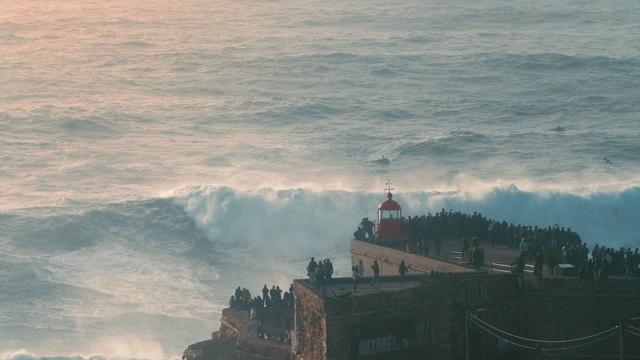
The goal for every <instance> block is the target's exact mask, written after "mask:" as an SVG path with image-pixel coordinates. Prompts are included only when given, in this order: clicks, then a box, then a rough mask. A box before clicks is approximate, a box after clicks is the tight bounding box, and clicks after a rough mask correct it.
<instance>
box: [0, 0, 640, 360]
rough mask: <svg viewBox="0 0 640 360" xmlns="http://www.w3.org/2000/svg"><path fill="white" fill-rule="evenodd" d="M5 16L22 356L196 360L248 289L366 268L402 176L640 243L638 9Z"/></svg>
mask: <svg viewBox="0 0 640 360" xmlns="http://www.w3.org/2000/svg"><path fill="white" fill-rule="evenodd" d="M3 9H4V11H3V12H2V13H0V51H1V52H2V54H3V60H2V61H0V73H1V74H2V76H0V129H1V130H2V131H1V132H0V153H1V154H2V155H1V156H2V158H1V159H2V162H0V164H1V165H0V184H1V185H2V186H0V198H2V200H3V201H2V202H0V304H2V306H1V307H0V319H1V320H2V321H0V360H3V359H7V360H17V359H43V358H59V359H69V358H78V359H89V358H91V359H116V358H117V359H177V358H179V357H181V355H182V351H183V350H184V349H185V348H186V347H187V346H188V345H189V344H192V343H195V342H198V341H201V340H204V339H207V338H209V337H210V333H211V331H214V330H217V328H218V326H219V318H220V313H221V310H222V309H223V308H224V307H226V305H227V303H228V299H229V297H230V295H231V294H232V291H233V289H235V288H236V287H237V286H242V287H247V288H248V289H250V290H251V291H253V292H256V291H258V289H259V288H261V287H262V286H263V285H264V284H267V285H268V286H271V285H278V286H280V287H281V288H283V289H286V288H288V286H289V284H290V283H291V280H292V279H294V278H301V277H304V275H305V272H304V267H305V265H306V263H307V262H308V259H309V257H311V256H314V257H316V258H321V259H323V258H330V259H331V260H332V262H333V263H334V267H335V271H336V275H337V276H348V275H349V269H350V266H351V264H350V256H349V239H350V237H351V236H352V234H353V231H354V230H355V228H356V226H357V224H358V222H360V220H361V219H362V218H363V217H369V218H375V217H376V209H377V206H378V204H379V203H380V202H382V201H383V200H384V199H385V198H386V192H385V190H384V189H385V188H386V187H387V185H386V183H387V181H389V180H390V181H391V182H392V187H393V188H394V190H393V193H394V199H395V200H397V201H398V202H399V203H400V204H401V205H402V206H403V214H404V215H405V216H420V215H426V214H428V213H435V212H439V211H440V210H442V209H445V211H448V210H450V209H451V210H453V211H461V212H465V213H473V212H480V213H482V214H483V215H484V216H486V217H488V218H492V219H496V220H506V221H507V222H510V223H511V222H512V223H514V224H516V225H517V224H523V225H531V226H536V225H537V226H543V227H547V226H552V225H555V224H559V225H560V226H563V227H565V228H566V227H569V228H571V229H572V230H573V231H576V232H577V233H578V234H580V236H581V237H582V239H583V240H584V241H585V242H586V243H587V244H588V245H589V247H590V248H591V247H592V246H593V245H595V244H596V243H598V244H600V245H603V244H604V245H605V246H608V247H614V248H618V247H620V246H624V247H639V246H640V236H639V235H638V234H640V225H638V222H637V221H636V219H635V217H636V214H637V213H638V212H639V210H640V205H639V204H640V190H639V182H638V179H640V171H639V169H640V157H639V154H640V145H638V141H637V139H638V137H639V135H640V134H639V133H640V128H639V126H638V121H637V120H638V119H637V114H638V113H640V109H639V106H640V104H639V103H638V101H637V99H638V98H640V93H639V92H640V90H639V89H640V83H639V81H640V80H638V79H640V76H638V75H640V57H638V50H640V48H639V46H638V44H637V36H636V35H635V34H637V33H638V30H640V29H638V25H637V19H638V17H639V15H640V5H639V4H638V3H637V2H632V1H617V2H615V3H602V2H596V1H586V2H580V3H579V4H578V3H574V2H563V1H560V2H553V3H549V2H546V1H534V2H529V3H527V4H521V3H518V4H517V5H516V4H513V3H511V2H503V1H491V2H484V3H476V2H453V3H438V2H435V3H434V2H426V3H425V2H414V1H409V2H403V3H402V4H398V3H396V2H387V1H373V2H367V3H366V4H361V3H344V2H334V1H328V2H327V1H322V2H320V1H311V2H305V3H304V4H302V3H296V2H289V1H280V2H261V1H255V2H253V1H241V2H238V1H216V2H210V1H204V0H202V1H193V2H189V3H186V4H180V6H179V7H178V6H176V4H174V3H173V2H169V1H157V2H154V3H153V4H148V3H144V4H143V3H140V4H138V3H131V2H126V1H122V0H110V1H88V2H87V1H79V0H68V1H63V2H56V3H47V4H43V3H41V2H18V3H7V4H3ZM558 127H560V128H558ZM382 156H385V158H387V159H389V160H390V162H389V164H381V163H380V162H377V161H376V160H377V159H379V158H381V157H382ZM603 156H607V157H608V158H609V159H611V160H612V164H605V163H602V162H601V161H600V159H601V158H602V157H603Z"/></svg>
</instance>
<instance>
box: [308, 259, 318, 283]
mask: <svg viewBox="0 0 640 360" xmlns="http://www.w3.org/2000/svg"><path fill="white" fill-rule="evenodd" d="M317 266H318V264H317V263H316V261H315V260H314V259H313V258H311V261H309V265H307V275H308V276H309V282H310V283H311V285H315V284H316V267H317Z"/></svg>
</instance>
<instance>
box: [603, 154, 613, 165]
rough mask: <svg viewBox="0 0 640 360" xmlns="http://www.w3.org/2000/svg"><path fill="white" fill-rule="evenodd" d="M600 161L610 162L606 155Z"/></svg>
mask: <svg viewBox="0 0 640 360" xmlns="http://www.w3.org/2000/svg"><path fill="white" fill-rule="evenodd" d="M602 162H603V163H605V164H611V160H609V159H608V158H607V157H606V156H605V157H603V158H602Z"/></svg>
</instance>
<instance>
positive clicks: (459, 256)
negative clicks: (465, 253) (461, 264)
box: [444, 251, 464, 260]
mask: <svg viewBox="0 0 640 360" xmlns="http://www.w3.org/2000/svg"><path fill="white" fill-rule="evenodd" d="M449 255H452V256H451V258H452V259H456V260H464V259H463V258H462V251H447V252H445V254H444V259H445V260H449ZM454 255H455V256H454Z"/></svg>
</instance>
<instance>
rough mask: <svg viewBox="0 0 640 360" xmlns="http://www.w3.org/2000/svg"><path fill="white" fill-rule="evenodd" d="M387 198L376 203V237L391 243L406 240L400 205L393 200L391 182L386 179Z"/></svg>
mask: <svg viewBox="0 0 640 360" xmlns="http://www.w3.org/2000/svg"><path fill="white" fill-rule="evenodd" d="M386 185H387V187H386V188H385V191H386V192H387V200H385V201H383V202H381V203H380V205H378V223H377V229H376V238H377V239H378V241H380V242H381V243H392V242H397V241H404V240H407V238H408V237H409V235H408V233H407V230H406V228H405V227H406V226H405V222H404V219H403V218H402V207H401V206H400V204H398V202H397V201H395V200H393V194H392V193H391V190H394V189H392V188H391V182H390V181H389V180H387V183H386Z"/></svg>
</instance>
